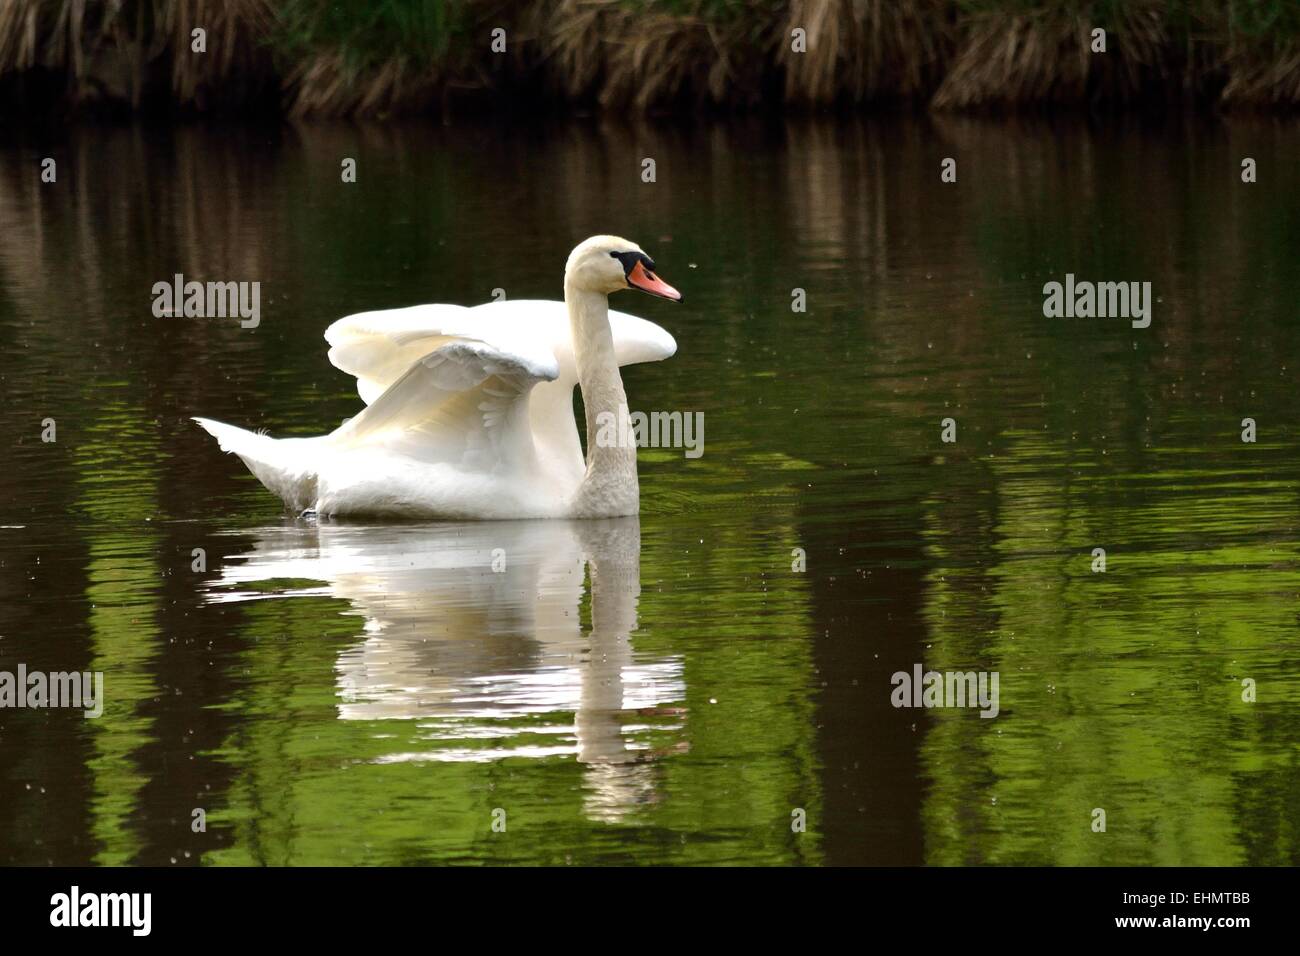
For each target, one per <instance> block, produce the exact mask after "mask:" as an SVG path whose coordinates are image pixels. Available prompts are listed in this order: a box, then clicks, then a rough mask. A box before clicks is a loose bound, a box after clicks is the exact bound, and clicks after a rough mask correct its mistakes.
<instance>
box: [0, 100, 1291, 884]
mask: <svg viewBox="0 0 1300 956" xmlns="http://www.w3.org/2000/svg"><path fill="white" fill-rule="evenodd" d="M1298 152H1300V127H1298V126H1297V125H1296V124H1294V123H1280V122H1250V121H1241V120H1239V121H1234V122H1232V123H1219V122H1215V123H1205V124H1170V125H1167V126H1165V125H1153V124H1151V123H1149V122H1148V123H1147V124H1145V125H1144V126H1143V125H1138V124H1136V123H1120V122H1110V123H1106V124H1099V125H1096V126H1091V127H1090V126H1086V125H1082V124H1078V125H1049V124H1028V125H1025V124H1015V125H1011V124H1001V123H995V122H983V121H975V120H962V121H949V120H933V121H924V122H915V123H913V122H906V123H905V122H893V121H890V122H836V121H830V120H825V121H821V120H807V121H796V122H791V123H788V124H785V123H782V124H776V125H769V124H763V123H759V122H754V123H751V124H746V123H733V124H727V125H706V126H698V127H689V128H684V129H682V128H670V127H665V126H658V125H644V126H623V125H619V124H613V123H606V122H601V121H596V120H586V121H575V122H572V123H565V124H558V125H548V126H538V127H536V128H531V129H522V128H517V127H516V128H500V127H492V126H479V125H474V124H470V125H463V126H452V127H432V126H430V127H423V126H397V127H383V128H369V127H351V126H338V127H334V126H306V127H291V126H286V127H283V128H272V129H269V130H258V129H238V128H221V127H211V128H205V127H192V128H181V129H175V130H156V129H148V128H138V129H136V128H131V129H101V128H90V127H88V128H79V129H74V130H72V131H69V132H67V133H65V134H62V138H59V139H57V140H48V141H47V140H43V139H41V138H39V137H36V136H34V135H32V134H21V133H16V132H13V131H10V132H8V133H6V134H5V135H4V138H3V140H0V356H2V360H0V395H2V397H3V402H2V403H0V431H2V432H3V438H4V446H3V447H4V449H5V461H4V467H3V468H2V469H0V526H3V527H0V669H8V670H13V669H15V668H16V667H17V665H18V664H19V663H20V662H21V663H25V664H26V665H27V667H28V668H29V669H45V670H50V671H54V670H72V669H77V670H101V671H103V672H104V674H105V682H106V689H107V698H108V699H107V703H106V706H105V712H104V715H103V717H102V718H100V719H99V720H84V719H83V718H82V717H81V715H80V713H79V712H75V711H32V710H4V711H0V822H2V825H0V862H5V863H10V864H15V863H17V864H47V863H57V864H87V863H101V864H111V863H149V864H164V865H166V864H171V863H175V864H177V865H194V864H218V865H219V864H241V863H255V864H346V863H365V864H410V863H440V862H480V861H486V862H492V863H507V862H511V863H552V864H566V863H569V864H586V863H698V864H703V863H751V864H845V863H868V864H922V863H924V864H963V863H967V864H971V863H973V864H1025V863H1049V864H1120V863H1126V864H1245V863H1251V864H1294V863H1296V862H1297V861H1300V835H1298V834H1300V828H1298V827H1297V823H1298V822H1300V797H1297V794H1300V770H1298V769H1297V760H1296V753H1297V748H1298V747H1300V725H1298V724H1297V721H1296V716H1295V715H1296V712H1297V711H1296V708H1297V705H1300V667H1298V666H1297V665H1298V664H1300V644H1298V643H1297V625H1298V619H1297V595H1298V592H1300V566H1298V564H1297V558H1298V556H1300V528H1298V527H1297V515H1298V511H1297V505H1298V501H1297V498H1298V495H1297V478H1298V477H1300V443H1298V441H1297V439H1300V422H1297V418H1296V414H1297V413H1296V408H1295V397H1296V394H1297V390H1296V368H1297V365H1300V327H1298V325H1297V322H1296V315H1295V309H1296V303H1297V301H1298V299H1300V296H1298V293H1300V202H1298V199H1300V168H1297V166H1296V164H1295V163H1294V157H1295V156H1296V155H1297V153H1298ZM44 156H53V157H55V158H56V159H57V162H58V181H57V183H54V184H42V183H41V181H40V177H39V173H40V165H39V164H40V160H41V158H42V157H44ZM948 156H952V157H955V158H957V159H958V182H957V183H955V184H944V183H941V182H940V179H939V168H940V166H939V164H940V161H941V160H942V159H943V158H944V157H948ZM1245 156H1250V157H1253V158H1254V159H1256V161H1257V163H1258V168H1259V170H1260V172H1259V182H1257V183H1255V184H1251V185H1247V184H1243V183H1242V182H1241V181H1240V175H1239V171H1240V162H1241V159H1242V158H1243V157H1245ZM343 157H354V158H356V159H357V162H358V182H357V183H355V184H346V185H345V184H343V183H341V182H340V175H339V171H340V162H341V160H342V158H343ZM644 157H652V158H654V159H655V160H656V167H657V169H656V172H657V181H656V182H654V183H644V182H642V180H641V175H640V174H641V168H642V167H641V160H642V158H644ZM597 232H614V233H618V234H622V235H626V236H628V237H630V238H633V239H635V240H636V241H638V242H640V243H641V244H642V245H643V246H644V247H645V248H646V249H647V250H648V251H649V252H650V253H651V255H653V256H654V257H655V258H656V260H657V261H658V263H659V266H660V270H661V272H662V274H663V275H664V277H665V278H666V279H667V280H668V281H670V282H672V283H673V284H674V285H676V286H677V287H678V288H680V289H681V290H682V291H683V292H684V293H685V296H686V301H685V303H684V304H683V305H682V306H680V307H674V306H673V305H671V304H669V303H665V302H661V301H658V300H654V299H651V298H649V297H644V296H642V297H635V298H634V297H633V294H632V293H627V294H622V295H620V296H619V297H618V298H616V299H615V300H614V304H615V306H616V307H618V308H623V309H627V310H630V311H633V312H635V313H637V314H640V315H643V316H645V317H646V318H650V319H653V320H654V321H657V322H660V323H662V324H663V325H664V326H665V327H667V328H668V329H669V330H670V331H671V332H672V333H673V334H674V335H675V336H676V338H677V341H678V344H679V352H678V354H677V355H676V356H675V357H674V358H672V359H671V360H669V361H667V362H664V363H660V364H654V365H645V366H638V367H635V368H632V369H630V370H628V371H627V372H626V376H625V377H626V381H627V387H628V392H629V395H630V398H631V403H632V405H633V407H634V408H640V409H644V410H647V411H649V410H681V411H688V412H695V411H700V412H703V413H704V416H705V423H706V430H705V450H704V454H703V456H702V457H700V458H699V459H689V458H686V457H685V456H684V455H683V454H682V453H681V451H680V450H673V449H650V450H646V451H644V452H643V453H642V455H641V483H642V502H643V504H642V514H641V516H640V518H639V519H621V520H619V521H611V522H586V523H570V522H551V523H548V522H507V523H502V524H472V523H468V524H467V523H441V524H440V523H423V524H416V525H366V524H356V523H350V524H342V523H339V524H335V523H329V522H321V523H315V522H310V521H303V520H295V519H294V518H292V517H286V516H285V515H283V514H282V511H281V508H280V505H279V502H278V500H277V499H275V498H273V497H272V496H270V495H269V494H268V493H267V492H265V491H264V490H263V489H262V488H261V486H260V485H259V484H258V483H257V482H256V481H255V479H253V478H252V477H251V476H249V475H248V474H247V473H246V471H245V469H244V468H243V466H242V464H241V463H240V462H239V461H238V460H237V459H235V458H234V457H232V456H228V455H222V454H221V453H220V452H219V451H218V450H217V448H216V446H215V443H214V442H213V441H212V440H211V439H210V438H209V437H208V436H207V435H206V434H204V433H202V432H201V431H199V430H198V429H197V428H196V427H195V426H193V425H192V424H191V423H190V422H189V421H188V416H190V415H193V414H203V415H206V416H209V417H213V418H217V419H220V420H224V421H229V422H232V423H235V424H239V425H243V426H246V427H253V428H266V429H269V430H270V432H271V433H272V434H275V435H310V434H319V433H321V432H323V431H326V430H328V429H330V428H332V427H334V426H335V425H336V424H337V423H338V422H339V421H340V420H341V419H343V418H345V417H347V416H349V415H351V414H354V413H355V412H356V410H357V409H358V408H359V407H360V406H359V401H358V399H357V398H356V395H355V393H354V391H353V388H352V382H351V380H350V379H349V378H348V377H347V376H345V375H344V374H342V373H340V372H338V371H336V370H335V369H333V368H332V367H331V366H330V365H329V363H328V361H327V359H326V355H325V346H324V342H323V340H322V339H321V333H322V332H323V330H324V328H325V327H326V325H328V324H329V323H330V322H331V321H333V320H334V319H336V318H338V317H340V316H342V315H345V314H348V313H351V312H356V311H362V310H366V309H375V308H386V307H397V306H403V305H409V304H413V303H417V302H429V301H443V302H458V303H467V304H468V303H476V302H482V301H487V300H488V299H489V298H490V297H491V295H492V293H493V290H494V289H497V288H500V289H503V290H504V291H505V294H506V295H508V296H509V297H511V298H532V297H545V298H558V297H560V295H561V288H560V279H561V272H562V268H563V262H564V259H565V256H566V255H567V253H568V250H569V249H570V248H571V247H572V245H573V244H574V243H575V242H576V241H578V240H580V239H581V238H584V237H585V236H587V235H590V234H592V233H597ZM1067 272H1072V273H1074V274H1076V275H1077V276H1079V277H1080V278H1087V279H1093V280H1113V281H1120V280H1137V281H1150V282H1151V283H1152V285H1153V291H1154V294H1155V295H1156V297H1157V302H1156V304H1155V307H1154V316H1153V322H1152V325H1151V327H1150V328H1149V329H1145V330H1140V329H1133V328H1132V327H1131V326H1130V324H1129V323H1128V322H1127V321H1124V320H1122V319H1071V320H1066V319H1051V320H1049V319H1045V318H1044V317H1043V315H1042V302H1043V297H1042V287H1043V283H1045V282H1047V281H1050V280H1053V279H1055V280H1060V279H1063V278H1064V275H1065V274H1066V273H1067ZM176 273H183V274H184V275H185V276H186V278H192V279H199V280H250V281H251V280H257V281H259V282H260V283H261V295H262V318H261V324H260V325H259V326H258V327H257V328H256V329H243V328H240V326H239V323H238V321H237V320H233V319H232V320H226V319H184V318H179V317H177V318H163V319H160V318H155V317H154V316H153V314H152V310H151V305H152V300H151V292H150V290H151V288H152V286H153V284H154V283H155V282H158V281H166V280H169V279H170V278H171V277H172V276H173V275H174V274H176ZM795 289H802V290H804V292H805V293H806V298H807V311H806V312H803V313H799V312H793V311H792V310H791V302H792V293H793V290H795ZM1246 417H1250V418H1253V419H1255V420H1256V422H1257V428H1258V440H1257V441H1256V442H1255V443H1243V441H1242V440H1241V430H1242V425H1241V421H1242V419H1243V418H1246ZM47 418H51V419H54V421H55V422H56V425H57V441H55V442H53V443H47V442H43V441H42V440H41V433H42V427H43V426H42V422H43V420H45V419H47ZM945 418H951V419H953V420H954V422H955V425H956V429H957V441H956V442H955V443H944V442H942V441H941V440H940V433H941V424H940V423H941V421H942V420H943V419H945ZM1099 547H1100V548H1104V549H1105V550H1106V553H1107V570H1106V571H1105V573H1094V572H1093V571H1092V564H1093V560H1094V559H1093V557H1092V552H1093V549H1095V548H1099ZM195 549H202V552H203V555H204V556H205V562H204V564H205V567H203V569H201V570H195V569H194V567H195V560H196V558H195ZM796 549H801V551H802V554H804V555H805V556H806V570H805V571H803V572H798V571H795V570H792V565H794V564H795V563H796V561H797V560H798V554H799V552H798V551H797V550H796ZM498 551H500V552H501V553H502V554H504V555H505V561H506V563H505V566H504V569H503V570H499V571H498V570H493V556H494V554H495V553H496V552H498ZM916 663H921V664H923V665H924V666H926V667H927V668H933V669H936V670H963V671H965V670H977V671H979V670H984V671H997V672H998V673H999V674H1000V713H999V715H998V717H997V718H996V719H992V720H986V719H980V717H979V716H978V713H977V712H976V711H975V710H970V709H968V710H910V709H895V708H894V707H892V706H891V704H890V692H891V690H892V687H891V684H890V676H891V675H892V674H893V673H894V672H896V671H899V670H906V671H910V670H911V669H912V667H913V665H914V664H916ZM1246 678H1249V679H1251V680H1253V681H1255V682H1256V686H1257V694H1258V699H1257V700H1256V701H1255V702H1254V703H1248V702H1244V701H1243V700H1242V680H1243V679H1246ZM195 808H203V809H204V810H205V812H206V815H207V830H206V832H202V833H195V832H193V830H192V828H191V820H192V813H193V811H194V809H195ZM1095 808H1102V809H1104V810H1105V811H1106V815H1107V829H1106V832H1105V833H1095V832H1093V829H1092V822H1093V813H1094V809H1095ZM798 810H802V811H804V813H805V814H806V818H807V830H806V832H802V833H800V832H793V831H792V827H791V821H792V814H795V812H796V811H798ZM497 811H504V817H503V816H502V814H500V813H498V812H497ZM501 819H504V820H505V821H506V828H505V832H498V830H499V826H498V830H494V826H493V824H494V821H499V820H501Z"/></svg>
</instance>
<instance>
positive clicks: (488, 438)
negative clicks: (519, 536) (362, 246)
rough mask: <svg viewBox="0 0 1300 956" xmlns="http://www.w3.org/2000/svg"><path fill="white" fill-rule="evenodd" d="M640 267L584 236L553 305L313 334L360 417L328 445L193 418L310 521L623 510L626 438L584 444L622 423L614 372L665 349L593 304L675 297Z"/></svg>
mask: <svg viewBox="0 0 1300 956" xmlns="http://www.w3.org/2000/svg"><path fill="white" fill-rule="evenodd" d="M654 270H655V264H654V262H653V261H652V260H651V259H650V258H649V257H648V256H647V255H646V254H645V253H644V252H642V251H641V248H640V247H639V246H638V245H637V244H636V243H634V242H629V241H628V240H626V239H619V238H618V237H616V236H593V237H592V238H590V239H588V240H586V241H585V242H582V243H580V244H579V245H578V246H577V247H576V248H575V249H574V250H573V252H572V253H570V255H569V260H568V263H567V264H566V266H565V270H564V302H563V303H560V302H553V301H545V300H532V301H525V300H520V301H513V302H510V301H507V302H494V303H490V304H488V305H481V306H477V307H475V308H465V307H463V306H456V305H422V306H413V307H411V308H408V309H392V310H388V311H383V312H362V313H359V314H357V315H350V316H348V317H346V318H343V319H339V320H338V321H337V322H335V323H334V324H333V325H331V326H330V327H329V328H328V329H327V330H326V332H325V339H326V341H327V342H329V344H330V346H331V348H330V352H329V357H330V361H331V362H332V363H333V364H334V365H335V366H336V367H338V368H340V369H342V370H343V371H345V372H348V373H350V374H352V375H355V376H356V377H357V391H358V392H359V393H360V395H361V398H362V400H363V401H364V402H366V405H367V407H366V408H365V409H364V410H362V411H361V412H360V413H359V414H358V415H357V416H356V417H355V418H350V419H348V420H347V421H345V422H344V423H343V424H342V425H340V426H339V427H338V428H336V429H335V430H334V431H333V432H331V433H330V434H328V435H323V436H320V437H318V438H282V439H274V438H270V437H268V436H266V435H259V434H256V433H254V432H250V431H246V430H245V429H242V428H236V427H234V426H233V425H225V424H222V423H221V422H214V421H212V420H210V419H206V418H196V419H194V420H195V421H196V422H198V423H199V424H200V425H202V426H203V427H204V428H205V429H207V431H208V432H210V433H211V434H212V435H213V436H215V437H216V439H217V442H218V443H219V444H220V446H221V448H222V449H223V450H225V451H229V452H234V453H235V454H236V455H238V456H239V457H240V458H242V459H243V461H244V464H246V465H247V466H248V468H249V470H250V471H252V473H253V474H254V475H256V476H257V478H258V480H260V481H261V482H262V484H263V485H265V486H266V487H267V488H268V489H270V490H271V491H273V492H275V493H276V494H277V495H279V496H280V497H281V498H283V499H284V502H285V504H286V505H288V506H289V507H291V508H293V509H295V510H304V509H311V510H314V511H316V512H317V513H318V514H320V515H323V516H332V515H377V516H397V517H447V518H608V517H618V516H621V515H632V514H636V513H637V512H638V510H639V507H640V489H639V487H638V485H637V475H636V447H635V444H628V445H627V447H621V446H620V443H619V442H617V441H615V442H610V441H598V440H597V434H598V431H599V427H598V426H599V425H600V424H601V423H604V422H611V421H612V422H619V421H620V418H619V416H622V417H623V418H626V416H627V397H626V395H625V394H624V392H623V379H622V377H621V376H620V375H619V372H618V369H619V366H620V365H630V364H633V363H636V362H652V361H658V360H660V359H664V358H667V357H668V356H670V355H672V354H673V353H674V352H676V351H677V343H676V342H675V341H673V337H672V336H671V335H669V334H668V333H667V332H666V331H664V330H663V329H662V328H660V327H659V326H657V325H655V324H654V323H653V322H647V321H645V320H644V319H638V318H636V317H635V316H631V315H625V314H622V313H619V312H610V310H609V298H608V296H609V294H610V293H611V292H616V291H618V290H619V289H627V288H636V289H641V290H643V291H645V292H649V293H650V294H651V295H657V296H661V297H663V298H666V299H671V300H673V301H681V298H682V296H681V293H679V292H678V291H677V290H676V289H674V288H673V287H672V286H670V285H668V284H667V283H666V282H664V281H663V280H661V279H660V278H658V276H656V275H655V271H654ZM575 384H576V385H580V386H581V388H582V399H583V405H584V407H585V409H586V417H587V459H586V462H585V463H584V461H583V457H582V448H581V445H580V444H579V442H578V432H577V428H576V426H575V424H574V416H573V386H574V385H575ZM604 413H608V414H610V415H612V416H615V417H614V418H603V417H598V416H602V415H603V414H604ZM610 431H615V429H608V428H607V429H606V432H607V433H608V432H610ZM617 434H619V435H631V434H632V431H631V429H630V428H622V429H617ZM625 444H626V443H625Z"/></svg>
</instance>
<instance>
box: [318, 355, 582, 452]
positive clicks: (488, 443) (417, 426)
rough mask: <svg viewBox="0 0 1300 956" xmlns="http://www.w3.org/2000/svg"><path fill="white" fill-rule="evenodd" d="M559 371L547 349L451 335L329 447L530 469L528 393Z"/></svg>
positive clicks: (336, 434) (340, 432) (338, 433)
mask: <svg viewBox="0 0 1300 956" xmlns="http://www.w3.org/2000/svg"><path fill="white" fill-rule="evenodd" d="M442 337H443V336H437V338H442ZM558 376H559V368H558V365H557V363H556V360H555V356H554V354H553V353H551V352H550V351H549V350H547V349H545V348H539V347H536V346H535V347H533V348H531V349H527V350H522V351H516V350H509V351H508V350H505V349H500V348H497V347H495V346H493V345H490V344H488V343H486V342H481V341H478V340H474V339H465V338H459V339H449V340H448V341H445V342H440V343H439V344H438V345H437V346H436V347H435V348H434V349H432V350H431V351H429V352H427V353H426V354H424V355H422V356H421V357H420V358H418V359H416V360H415V361H414V362H412V363H411V365H410V367H409V368H407V369H406V370H405V371H404V372H403V373H402V374H401V375H400V376H398V378H397V380H396V381H394V382H393V383H392V384H391V385H389V386H388V387H387V388H386V389H385V390H384V391H383V392H382V394H380V395H379V396H377V397H376V398H375V399H374V400H373V401H372V402H371V403H370V404H369V405H368V406H367V407H366V408H365V409H364V410H362V411H361V413H360V414H358V415H357V416H356V417H355V418H351V419H349V420H348V421H347V422H345V423H344V424H343V425H342V426H340V427H339V428H338V429H337V430H336V431H335V432H334V433H333V434H332V435H331V436H330V444H331V446H332V447H333V448H334V449H335V450H350V449H355V448H357V447H360V446H366V447H368V448H371V447H377V448H382V449H383V450H385V451H387V452H393V453H396V454H400V455H402V456H405V457H407V458H411V459H415V460H417V461H421V462H445V463H447V464H451V465H455V466H456V467H457V468H458V469H461V470H464V471H469V472H495V473H497V474H527V473H529V472H530V471H531V470H533V469H534V468H535V466H536V450H535V448H534V445H533V436H532V431H531V428H530V426H529V416H528V397H529V393H530V392H531V391H532V388H533V386H534V385H536V384H538V383H539V382H548V381H554V380H555V379H556V378H557V377H558Z"/></svg>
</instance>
